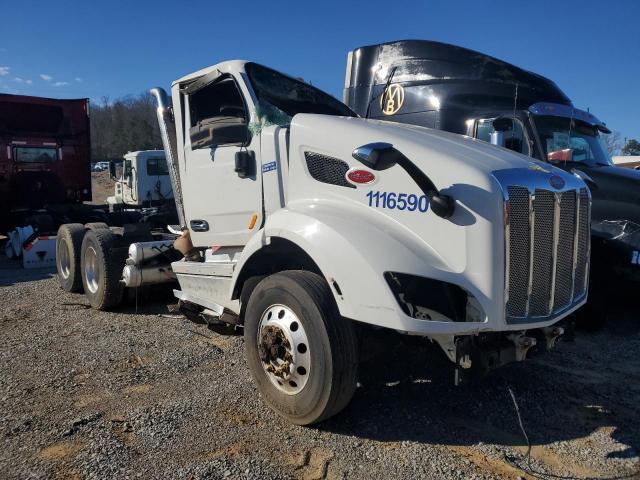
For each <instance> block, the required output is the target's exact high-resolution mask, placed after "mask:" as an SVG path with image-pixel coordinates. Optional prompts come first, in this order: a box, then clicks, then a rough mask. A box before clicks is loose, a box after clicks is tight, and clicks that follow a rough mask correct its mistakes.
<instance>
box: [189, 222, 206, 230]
mask: <svg viewBox="0 0 640 480" xmlns="http://www.w3.org/2000/svg"><path fill="white" fill-rule="evenodd" d="M189 225H190V226H191V230H193V231H194V232H208V231H209V222H207V221H206V220H191V221H190V222H189Z"/></svg>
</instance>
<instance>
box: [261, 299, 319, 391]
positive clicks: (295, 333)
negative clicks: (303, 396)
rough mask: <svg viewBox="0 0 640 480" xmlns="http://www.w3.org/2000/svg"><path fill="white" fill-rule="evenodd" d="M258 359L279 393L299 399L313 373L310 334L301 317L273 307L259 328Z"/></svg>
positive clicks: (276, 306)
mask: <svg viewBox="0 0 640 480" xmlns="http://www.w3.org/2000/svg"><path fill="white" fill-rule="evenodd" d="M257 340H258V355H259V357H260V363H261V364H262V368H263V369H264V372H265V374H266V375H267V378H268V379H269V381H271V383H272V384H273V386H274V387H276V388H277V389H278V391H280V392H282V393H285V394H287V395H295V394H297V393H300V392H301V391H302V389H304V387H305V385H306V384H307V381H308V380H309V374H310V373H311V369H310V367H311V355H310V351H309V339H308V337H307V332H306V331H305V329H304V326H303V325H302V322H300V319H299V318H298V316H297V315H296V314H295V313H293V311H292V310H291V309H290V308H289V307H287V306H285V305H272V306H270V307H268V308H267V309H266V310H265V311H264V312H263V314H262V316H261V317H260V323H259V324H258V339H257Z"/></svg>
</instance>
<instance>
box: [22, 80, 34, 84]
mask: <svg viewBox="0 0 640 480" xmlns="http://www.w3.org/2000/svg"><path fill="white" fill-rule="evenodd" d="M24 83H26V84H27V85H31V84H32V83H33V80H30V79H27V80H25V81H24Z"/></svg>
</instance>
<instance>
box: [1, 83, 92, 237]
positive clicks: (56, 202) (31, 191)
mask: <svg viewBox="0 0 640 480" xmlns="http://www.w3.org/2000/svg"><path fill="white" fill-rule="evenodd" d="M90 155H91V144H90V136H89V100H88V99H78V100H58V99H53V98H41V97H29V96H23V95H8V94H0V228H2V229H3V230H4V231H6V229H7V228H8V227H12V226H14V225H16V224H17V223H19V219H20V218H23V217H25V216H27V215H29V214H30V213H32V212H34V211H36V210H38V209H41V208H43V207H45V206H48V207H51V206H54V208H56V209H58V210H59V209H60V207H61V206H64V205H70V204H79V203H82V202H84V201H85V200H91V164H90Z"/></svg>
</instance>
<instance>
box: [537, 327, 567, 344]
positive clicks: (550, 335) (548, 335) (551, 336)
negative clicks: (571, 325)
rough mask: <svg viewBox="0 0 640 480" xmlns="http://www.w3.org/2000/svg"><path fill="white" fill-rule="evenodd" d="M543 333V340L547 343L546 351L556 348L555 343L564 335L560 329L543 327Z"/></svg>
mask: <svg viewBox="0 0 640 480" xmlns="http://www.w3.org/2000/svg"><path fill="white" fill-rule="evenodd" d="M542 331H543V332H544V338H545V339H546V341H547V350H551V349H552V348H553V347H555V346H556V342H557V341H558V338H560V335H562V334H563V333H564V328H562V327H553V326H552V327H545V328H543V329H542Z"/></svg>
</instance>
